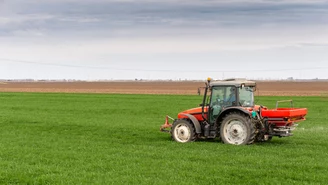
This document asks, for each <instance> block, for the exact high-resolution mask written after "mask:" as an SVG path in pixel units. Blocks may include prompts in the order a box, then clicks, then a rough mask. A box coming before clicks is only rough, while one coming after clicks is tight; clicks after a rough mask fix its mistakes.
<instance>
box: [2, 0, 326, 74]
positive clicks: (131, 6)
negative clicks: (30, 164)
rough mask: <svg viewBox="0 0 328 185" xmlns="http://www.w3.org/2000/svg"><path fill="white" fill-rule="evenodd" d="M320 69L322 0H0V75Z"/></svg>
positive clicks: (322, 67) (314, 71)
mask: <svg viewBox="0 0 328 185" xmlns="http://www.w3.org/2000/svg"><path fill="white" fill-rule="evenodd" d="M208 76H210V77H213V78H217V79H221V78H231V77H239V78H248V79H284V78H288V77H294V78H326V79H327V78H328V1H324V0H299V1H297V0H294V1H287V0H227V1H223V0H180V1H174V0H137V1H134V0H97V1H96V0H28V1H27V0H0V79H13V78H14V79H21V78H33V79H83V80H97V79H135V78H137V79H206V78H207V77H208Z"/></svg>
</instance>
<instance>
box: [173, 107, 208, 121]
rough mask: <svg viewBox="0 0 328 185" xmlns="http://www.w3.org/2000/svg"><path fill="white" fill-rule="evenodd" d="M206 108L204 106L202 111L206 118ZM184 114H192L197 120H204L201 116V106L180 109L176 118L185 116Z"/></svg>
mask: <svg viewBox="0 0 328 185" xmlns="http://www.w3.org/2000/svg"><path fill="white" fill-rule="evenodd" d="M207 110H208V106H206V107H204V112H205V115H204V116H205V118H207ZM185 114H190V115H193V116H194V117H196V119H197V120H199V121H201V120H204V119H203V117H202V107H196V108H192V109H188V110H185V111H182V112H180V113H179V114H178V119H181V118H187V116H185Z"/></svg>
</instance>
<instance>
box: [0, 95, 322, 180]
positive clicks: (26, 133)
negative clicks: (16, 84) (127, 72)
mask: <svg viewBox="0 0 328 185" xmlns="http://www.w3.org/2000/svg"><path fill="white" fill-rule="evenodd" d="M290 98H292V99H293V100H294V105H295V106H296V107H307V108H308V116H307V120H306V121H304V122H301V123H300V125H299V127H298V128H297V129H296V130H295V131H294V136H292V137H287V138H273V140H272V141H270V142H266V143H257V144H253V145H247V146H233V145H224V144H222V143H220V142H219V141H217V140H214V141H198V142H193V143H187V144H181V143H177V142H173V141H172V140H171V138H170V136H169V134H167V133H161V132H159V126H160V125H161V124H163V123H164V118H165V115H166V114H168V115H170V116H173V117H175V116H176V114H177V113H178V112H180V111H182V110H184V109H187V108H191V107H195V106H197V105H198V104H199V103H201V97H200V96H177V95H109V94H107V95H106V94H50V93H48V94H42V93H0V167H1V168H0V184H327V182H328V142H327V141H328V114H327V110H328V100H327V99H324V98H320V97H257V104H262V105H266V106H268V107H271V108H272V107H274V106H275V101H276V100H282V99H290ZM287 105H288V104H287Z"/></svg>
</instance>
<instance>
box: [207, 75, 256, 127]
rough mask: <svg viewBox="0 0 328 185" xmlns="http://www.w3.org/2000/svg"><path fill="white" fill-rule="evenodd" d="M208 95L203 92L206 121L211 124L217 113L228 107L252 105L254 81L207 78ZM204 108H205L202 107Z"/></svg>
mask: <svg viewBox="0 0 328 185" xmlns="http://www.w3.org/2000/svg"><path fill="white" fill-rule="evenodd" d="M207 88H208V91H210V92H209V95H207V93H205V95H204V100H205V101H206V103H205V104H203V105H206V106H208V109H207V110H208V117H207V119H208V121H209V122H210V123H211V124H213V123H214V122H215V120H216V118H217V117H218V116H219V114H220V113H221V112H222V111H224V110H225V109H228V108H233V107H245V108H246V107H253V106H254V91H255V89H256V84H255V82H252V81H248V80H245V79H227V80H223V81H214V82H211V80H210V79H209V80H208V84H207ZM202 110H205V109H202Z"/></svg>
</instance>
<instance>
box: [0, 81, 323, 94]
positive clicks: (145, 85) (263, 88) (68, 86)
mask: <svg viewBox="0 0 328 185" xmlns="http://www.w3.org/2000/svg"><path fill="white" fill-rule="evenodd" d="M257 84H258V91H257V92H256V95H261V96H324V95H327V94H328V81H318V82H316V81H314V82H292V81H291V82H290V81H288V82H284V81H260V82H257ZM203 86H204V82H161V81H158V82H154V81H153V82H1V83H0V92H63V93H123V94H194V95H196V94H197V88H198V87H203Z"/></svg>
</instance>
